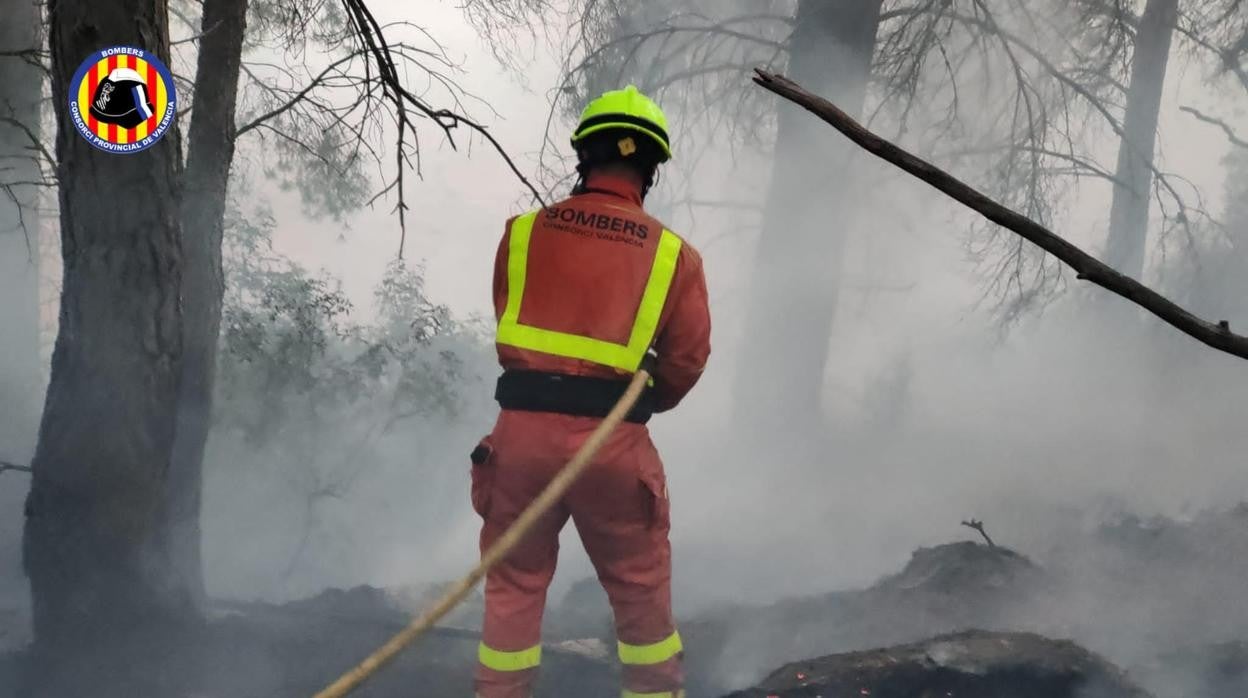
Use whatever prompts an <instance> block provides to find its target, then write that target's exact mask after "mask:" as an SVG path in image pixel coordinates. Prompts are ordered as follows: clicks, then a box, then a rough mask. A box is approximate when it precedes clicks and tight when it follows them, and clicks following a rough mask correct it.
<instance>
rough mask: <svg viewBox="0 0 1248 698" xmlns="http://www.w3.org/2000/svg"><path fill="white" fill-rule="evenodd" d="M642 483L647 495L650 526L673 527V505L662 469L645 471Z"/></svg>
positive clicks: (658, 527)
mask: <svg viewBox="0 0 1248 698" xmlns="http://www.w3.org/2000/svg"><path fill="white" fill-rule="evenodd" d="M641 484H642V487H643V488H644V489H645V493H646V495H647V497H646V499H647V501H648V511H649V514H650V528H654V529H660V530H664V531H666V530H668V529H669V528H671V514H672V505H671V500H670V499H668V496H667V478H666V477H664V475H663V472H662V471H659V472H657V473H654V472H643V473H642V474H641Z"/></svg>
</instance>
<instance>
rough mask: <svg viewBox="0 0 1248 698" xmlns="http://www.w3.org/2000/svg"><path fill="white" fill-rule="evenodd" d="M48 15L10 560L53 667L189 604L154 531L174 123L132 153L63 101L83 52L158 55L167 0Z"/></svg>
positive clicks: (167, 333)
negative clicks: (45, 186)
mask: <svg viewBox="0 0 1248 698" xmlns="http://www.w3.org/2000/svg"><path fill="white" fill-rule="evenodd" d="M48 14H49V18H50V20H51V24H50V48H51V53H52V94H53V95H54V104H56V105H57V109H56V119H57V127H58V128H57V136H56V157H57V176H58V179H59V184H60V191H59V196H60V209H61V244H62V261H63V263H64V286H63V290H62V297H61V307H60V331H59V334H58V335H57V339H56V345H55V348H54V350H53V355H52V375H51V383H50V385H49V387H48V395H47V399H46V404H45V407H44V413H43V421H42V424H41V427H40V433H39V440H38V445H37V447H36V451H35V457H34V462H33V468H34V472H33V478H32V486H31V491H30V494H29V496H28V498H27V503H26V516H27V519H26V527H25V532H24V540H23V559H24V564H25V569H26V573H27V575H28V577H29V579H30V585H31V593H32V597H33V601H34V631H35V645H34V649H35V654H36V656H43V657H46V658H52V659H54V661H55V662H56V665H55V666H57V667H63V666H67V665H66V662H67V661H72V659H73V658H74V657H75V656H77V657H80V658H81V657H90V656H96V654H97V653H98V652H103V651H105V650H111V649H112V648H114V647H116V646H117V645H118V644H120V643H124V641H125V640H126V639H127V638H132V637H135V636H136V635H137V634H140V633H142V632H144V631H147V630H152V629H166V628H181V627H185V626H187V625H188V624H191V623H190V622H191V621H194V620H195V617H196V616H195V613H194V607H193V605H192V594H191V590H190V589H188V587H187V584H186V580H185V579H184V578H183V577H181V576H180V575H178V574H176V573H174V572H173V568H174V566H175V560H176V557H177V556H176V555H175V553H174V551H172V550H170V548H169V545H170V541H169V540H168V538H167V537H165V536H162V535H161V526H162V509H163V503H164V500H165V498H166V497H167V496H168V494H167V493H168V486H169V481H170V478H169V475H170V464H171V462H172V459H173V443H174V431H175V419H174V414H175V412H174V406H175V405H176V402H177V397H178V381H179V378H180V376H181V373H182V323H183V318H182V309H181V306H180V303H179V298H180V296H181V293H182V273H183V272H182V269H183V255H182V248H181V244H182V241H181V230H180V225H179V218H178V214H179V199H180V195H179V186H180V181H181V172H180V157H179V135H178V131H177V128H176V125H175V126H174V127H172V128H171V129H170V131H169V132H168V134H167V135H166V136H165V137H164V139H163V140H161V141H160V142H158V143H157V144H156V145H154V146H152V147H151V148H148V149H147V150H144V151H142V152H138V153H131V154H126V155H120V154H112V153H105V152H102V151H99V150H96V149H95V148H93V147H91V146H90V145H89V144H88V143H87V142H86V140H84V139H83V138H82V137H81V136H80V135H79V134H78V133H76V131H75V129H74V126H73V124H72V122H71V120H70V116H69V114H68V110H67V109H65V108H64V107H63V105H64V103H65V99H64V96H65V95H67V94H68V93H69V89H70V81H71V79H72V76H73V74H74V71H75V70H76V69H77V67H78V65H79V63H81V62H82V61H83V60H84V59H85V58H87V57H88V56H89V55H90V54H91V53H92V52H94V51H99V50H101V49H103V48H106V47H109V46H113V45H129V46H135V47H141V48H143V49H145V50H148V51H151V52H153V53H155V54H156V55H158V56H160V57H161V58H162V59H163V60H165V61H166V62H168V60H169V27H168V17H167V13H166V5H165V2H163V1H162V0H108V1H107V2H104V1H103V0H50V2H49V4H48ZM101 664H103V662H101ZM103 670H104V669H103V668H101V671H103ZM107 670H108V671H123V670H125V667H123V666H117V665H116V663H108V667H107ZM43 673H44V674H45V675H46V676H45V679H44V680H54V679H55V678H56V677H55V676H53V675H50V674H48V672H43ZM56 673H65V674H68V673H70V670H68V669H63V670H61V669H58V672H53V674H56ZM97 678H102V675H101V676H100V677H97ZM101 688H110V687H109V686H107V685H106V684H105V685H101ZM51 694H55V692H53V693H50V695H51ZM91 694H92V695H105V694H104V693H100V692H98V691H92V692H91ZM26 695H32V693H27V694H26ZM60 695H85V694H84V693H81V692H80V693H70V692H61V693H60ZM135 695H137V694H135ZM149 695H151V694H149Z"/></svg>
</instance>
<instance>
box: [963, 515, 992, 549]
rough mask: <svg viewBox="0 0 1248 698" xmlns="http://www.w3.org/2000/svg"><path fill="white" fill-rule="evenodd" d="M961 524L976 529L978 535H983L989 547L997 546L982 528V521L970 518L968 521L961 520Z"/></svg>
mask: <svg viewBox="0 0 1248 698" xmlns="http://www.w3.org/2000/svg"><path fill="white" fill-rule="evenodd" d="M962 525H963V526H966V527H967V528H973V529H975V530H976V531H979V535H981V536H983V537H984V541H986V542H987V543H988V547H989V548H995V547H997V544H996V543H993V542H992V537H991V536H989V535H988V532H987V531H985V530H984V522H983V521H976V520H975V519H971V520H970V521H963V522H962Z"/></svg>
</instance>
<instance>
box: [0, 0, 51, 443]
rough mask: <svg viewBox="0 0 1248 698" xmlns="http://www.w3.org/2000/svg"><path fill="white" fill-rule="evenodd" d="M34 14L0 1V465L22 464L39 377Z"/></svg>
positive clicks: (36, 10) (38, 43) (37, 35)
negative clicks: (6, 460) (5, 461)
mask: <svg viewBox="0 0 1248 698" xmlns="http://www.w3.org/2000/svg"><path fill="white" fill-rule="evenodd" d="M40 10H41V5H40V3H39V2H38V0H0V18H2V19H0V458H6V457H7V458H9V459H12V460H22V461H25V460H26V459H27V458H29V457H30V449H31V448H32V447H33V446H34V440H35V430H36V427H37V426H38V415H39V400H38V397H37V395H36V392H37V390H38V387H39V383H40V380H39V377H40V373H41V371H40V362H39V265H38V261H39V238H38V236H39V212H38V206H37V204H38V200H39V194H40V191H39V186H38V185H36V184H35V183H36V182H38V181H39V180H40V178H41V175H40V168H39V159H38V152H39V151H38V149H37V139H39V138H40V137H41V135H42V133H41V129H40V116H41V109H40V96H41V95H40V93H41V92H42V88H43V77H44V76H43V71H42V70H40V69H39V64H38V60H39V59H38V56H37V55H36V52H37V51H39V49H41V48H42V47H43V46H42V43H43V18H42V16H41V15H42V13H41V11H40ZM19 54H26V55H19Z"/></svg>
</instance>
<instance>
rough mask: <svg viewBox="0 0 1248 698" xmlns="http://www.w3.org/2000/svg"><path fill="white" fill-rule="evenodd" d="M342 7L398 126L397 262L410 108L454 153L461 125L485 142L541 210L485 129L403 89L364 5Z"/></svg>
mask: <svg viewBox="0 0 1248 698" xmlns="http://www.w3.org/2000/svg"><path fill="white" fill-rule="evenodd" d="M342 4H343V7H344V8H345V9H346V11H347V16H348V20H349V22H350V25H351V30H352V32H353V34H354V36H355V37H356V39H357V40H358V41H359V42H360V43H361V44H362V46H363V49H364V50H366V51H367V53H368V54H369V55H371V56H372V58H373V61H372V64H371V65H372V67H373V68H376V69H377V71H378V77H377V79H379V80H380V81H381V83H382V85H383V86H384V89H385V91H384V95H383V97H384V99H386V100H387V101H389V102H390V103H391V104H392V105H393V106H394V111H395V113H394V117H395V122H396V124H397V125H398V138H397V141H396V142H397V152H396V153H395V160H396V179H395V189H396V191H397V193H398V204H397V205H396V206H395V210H396V211H397V212H398V214H399V226H400V228H401V229H402V238H403V239H402V240H401V241H400V243H399V257H400V258H402V256H403V244H404V241H405V240H406V236H407V222H406V211H407V202H406V200H405V196H404V188H403V172H404V169H405V166H406V165H407V164H408V162H409V160H408V155H407V140H406V136H407V132H408V130H409V129H410V130H411V132H412V134H413V138H415V137H416V136H415V134H416V126H415V124H414V123H413V122H412V117H411V112H409V108H413V109H414V110H415V111H416V112H418V113H420V114H423V115H424V116H425V117H426V118H429V119H431V120H432V121H433V122H434V123H436V124H437V125H438V127H440V128H441V129H442V132H443V134H444V135H445V136H446V138H447V140H448V142H449V143H450V145H451V147H452V148H454V149H456V150H458V146H457V145H456V143H455V139H454V134H453V131H454V129H455V128H457V127H459V126H460V125H461V124H462V125H464V126H467V127H468V128H469V129H470V130H472V131H473V132H475V133H477V134H479V135H481V136H482V137H484V138H485V139H486V140H487V141H489V143H490V145H492V146H493V147H494V150H495V151H497V152H498V154H499V155H500V156H502V158H503V160H504V161H506V163H507V166H508V167H509V168H510V169H511V171H512V173H513V174H515V175H516V177H517V178H519V179H520V181H521V182H522V183H523V184H524V185H525V186H526V187H527V188H528V189H529V192H530V193H531V194H532V195H533V199H534V200H535V201H536V202H538V203H540V204H541V205H542V206H545V201H544V200H543V199H542V196H541V194H540V193H539V192H538V191H537V189H536V188H535V187H534V186H533V184H532V183H530V182H529V180H528V178H527V177H525V176H524V174H523V173H522V172H521V171H520V169H519V168H518V167H517V166H516V164H515V162H514V161H512V159H511V156H510V155H508V154H507V152H506V150H504V149H503V147H502V145H501V144H500V143H499V142H498V141H497V140H496V139H495V138H494V136H493V134H491V133H490V132H489V130H488V129H487V128H485V127H484V126H482V125H480V124H478V123H477V122H475V121H473V120H471V119H469V118H467V117H465V116H463V115H461V114H458V113H456V112H454V111H451V110H449V109H435V108H434V107H432V106H430V105H428V104H426V103H425V102H424V100H422V99H421V98H420V97H418V96H416V95H415V94H413V93H412V92H410V91H409V90H408V89H407V88H406V87H404V86H403V80H402V78H401V76H400V71H399V68H398V63H397V61H396V58H395V51H394V49H393V48H392V46H391V44H389V43H388V42H387V41H386V38H385V33H384V29H383V28H382V26H381V24H379V23H378V22H377V19H376V17H374V16H373V14H372V11H370V10H369V9H368V5H367V4H366V2H365V0H342ZM417 146H418V143H417ZM416 152H417V157H418V158H419V149H418V148H417V150H416ZM419 175H420V169H419V160H417V176H419Z"/></svg>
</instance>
